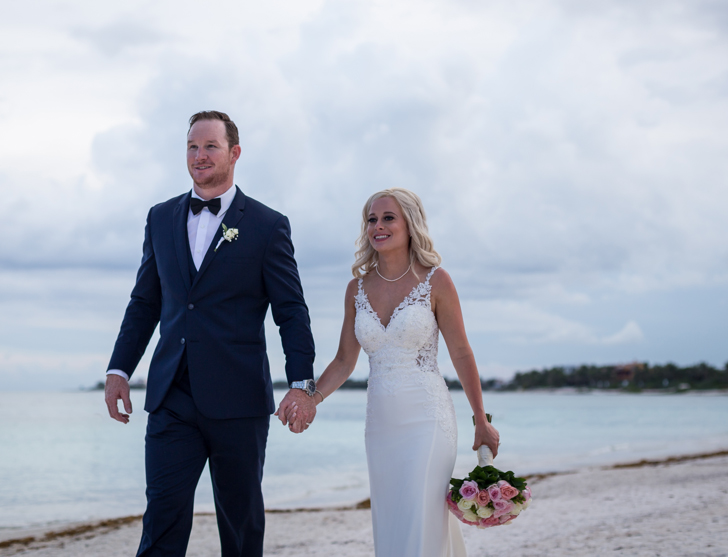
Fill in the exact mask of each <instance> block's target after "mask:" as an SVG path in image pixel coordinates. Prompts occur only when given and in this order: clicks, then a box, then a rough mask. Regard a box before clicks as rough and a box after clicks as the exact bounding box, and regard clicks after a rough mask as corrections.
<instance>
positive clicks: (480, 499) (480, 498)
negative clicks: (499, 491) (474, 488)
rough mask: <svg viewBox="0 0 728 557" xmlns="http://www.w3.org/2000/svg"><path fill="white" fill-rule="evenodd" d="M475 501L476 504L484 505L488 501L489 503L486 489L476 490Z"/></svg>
mask: <svg viewBox="0 0 728 557" xmlns="http://www.w3.org/2000/svg"><path fill="white" fill-rule="evenodd" d="M475 502H476V503H478V506H480V507H485V506H486V505H487V504H488V503H490V495H488V490H486V489H481V490H480V491H479V492H478V495H476V496H475Z"/></svg>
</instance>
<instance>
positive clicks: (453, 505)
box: [446, 491, 460, 512]
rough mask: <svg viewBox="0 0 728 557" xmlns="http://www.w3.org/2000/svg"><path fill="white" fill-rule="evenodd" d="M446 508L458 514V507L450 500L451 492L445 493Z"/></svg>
mask: <svg viewBox="0 0 728 557" xmlns="http://www.w3.org/2000/svg"><path fill="white" fill-rule="evenodd" d="M446 500H447V506H448V507H450V508H451V509H452V510H453V511H458V512H460V509H458V505H457V503H456V502H455V501H453V500H452V491H448V492H447V499H446Z"/></svg>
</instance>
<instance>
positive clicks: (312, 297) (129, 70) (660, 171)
mask: <svg viewBox="0 0 728 557" xmlns="http://www.w3.org/2000/svg"><path fill="white" fill-rule="evenodd" d="M0 72H1V73H0V75H2V80H0V130H1V131H0V188H2V196H3V198H4V204H3V206H4V210H3V212H2V214H3V218H2V219H0V237H1V238H2V239H3V241H2V242H0V389H65V388H77V387H78V386H79V385H90V384H93V383H94V382H95V381H97V380H98V379H100V378H102V376H103V372H104V370H105V369H106V364H107V361H108V357H109V354H110V352H111V348H112V346H113V342H114V340H115V337H116V333H117V331H118V326H119V323H120V320H121V317H122V315H123V311H124V308H125V306H126V303H127V301H128V295H129V291H130V289H131V287H132V285H133V282H134V275H135V271H136V267H137V265H138V263H139V259H140V256H141V242H142V237H143V227H144V220H145V216H146V213H147V211H148V209H149V207H150V206H151V205H153V204H155V203H158V202H160V201H163V200H165V199H167V198H169V197H172V196H175V195H177V194H179V193H181V192H183V191H185V190H186V189H189V188H190V187H191V183H190V179H189V176H188V175H187V173H186V169H185V163H184V147H185V133H186V129H187V124H186V123H187V119H188V118H189V116H190V115H191V114H192V113H194V112H196V111H198V110H203V109H218V110H223V111H225V112H227V113H229V114H230V115H231V117H232V118H233V119H234V120H235V121H236V122H237V124H238V126H239V128H240V131H241V145H242V149H243V155H242V158H241V160H240V162H239V163H238V167H237V170H236V182H237V184H238V185H240V187H241V188H242V189H243V190H244V191H245V192H246V193H247V194H249V195H251V196H253V197H255V198H257V199H259V200H260V201H262V202H264V203H266V204H268V205H271V206H272V207H274V208H276V209H278V210H280V211H281V212H283V213H285V214H287V215H288V216H289V217H290V219H291V223H292V227H293V235H294V243H295V245H296V248H297V258H298V261H299V265H300V268H301V274H302V279H303V283H304V289H305V291H306V295H307V299H308V302H309V306H310V309H311V315H312V321H313V327H314V333H315V336H316V340H317V352H318V359H317V373H320V372H321V371H322V370H323V368H324V366H325V365H326V363H328V361H329V360H330V358H331V357H332V356H333V354H334V351H335V349H336V343H337V341H338V334H339V327H340V322H341V318H342V314H343V292H344V288H345V286H346V282H347V280H348V278H349V277H350V271H349V268H350V265H351V263H352V261H353V250H354V241H355V239H356V236H357V232H358V229H359V224H360V223H359V218H360V211H361V206H362V204H363V203H364V201H365V200H366V198H367V197H368V196H369V195H370V194H371V193H373V192H374V191H377V190H379V189H383V188H387V187H391V186H402V187H406V188H410V189H412V190H414V191H416V192H417V193H418V194H419V195H420V196H421V197H422V199H423V200H424V202H425V205H426V208H427V210H428V216H429V219H430V228H431V232H432V234H433V236H434V238H435V245H436V247H437V249H438V250H439V251H440V253H441V254H442V256H443V259H444V266H445V268H446V269H448V270H449V271H450V273H451V275H452V276H453V278H454V280H455V282H456V285H457V286H458V289H459V292H460V296H461V298H462V301H463V305H464V311H465V318H466V327H467V329H468V331H469V336H470V339H471V342H472V344H473V348H474V350H475V353H476V358H477V360H478V363H479V366H480V371H481V375H483V376H484V377H508V376H509V375H511V374H512V373H513V371H514V370H526V369H531V368H540V367H544V366H551V365H560V364H565V365H570V364H580V363H617V362H628V361H632V360H635V359H637V360H642V361H650V362H653V363H664V362H668V361H674V362H676V363H678V364H691V363H695V362H698V361H707V362H709V363H712V364H714V365H720V366H721V367H722V366H723V365H724V364H725V362H726V361H728V219H727V218H726V208H728V156H727V155H726V153H728V134H726V129H728V4H726V3H725V2H721V1H717V0H691V1H687V0H684V1H671V0H660V1H659V2H658V1H652V0H637V1H635V0H629V1H626V0H612V1H610V2H599V3H596V2H589V3H585V2H578V1H570V0H538V1H529V0H523V1H521V0H505V1H498V0H496V1H490V2H478V1H476V0H418V1H414V0H388V1H386V2H384V1H375V0H364V1H359V0H331V1H321V0H287V1H277V0H272V1H269V2H253V1H248V0H243V1H241V0H235V1H229V2H214V1H213V2H207V3H204V4H200V3H199V2H186V1H180V0H175V1H155V2H148V1H137V0H128V1H127V2H123V3H113V4H110V3H105V2H92V1H90V0H89V1H52V0H42V1H38V2H14V3H11V4H9V5H7V6H5V7H4V9H3V17H2V19H0ZM268 337H269V344H270V345H271V358H272V361H273V363H274V376H275V377H276V378H281V377H282V371H281V353H280V350H279V348H278V345H279V343H278V341H277V338H276V337H277V333H276V331H275V328H274V327H272V326H271V327H270V328H269V330H268ZM441 365H442V368H443V370H444V373H445V374H446V375H452V373H453V372H452V367H451V366H450V365H449V363H448V361H447V358H446V353H444V351H443V354H442V357H441ZM147 366H148V358H145V360H144V361H143V363H142V365H141V366H140V369H139V373H140V375H145V374H146V370H147ZM366 369H367V368H366V362H365V360H363V359H362V360H361V362H360V365H359V367H358V368H357V371H356V372H355V374H356V376H358V377H363V376H365V374H366Z"/></svg>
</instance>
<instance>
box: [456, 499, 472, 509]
mask: <svg viewBox="0 0 728 557" xmlns="http://www.w3.org/2000/svg"><path fill="white" fill-rule="evenodd" d="M473 505H474V503H473V502H472V501H468V500H467V499H460V501H458V509H460V510H461V511H467V510H468V509H469V508H470V507H472V506H473Z"/></svg>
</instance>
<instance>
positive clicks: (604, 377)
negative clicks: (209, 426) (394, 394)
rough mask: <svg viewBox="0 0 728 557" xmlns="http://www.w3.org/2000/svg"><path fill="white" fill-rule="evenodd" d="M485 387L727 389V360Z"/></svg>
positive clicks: (570, 372) (529, 376)
mask: <svg viewBox="0 0 728 557" xmlns="http://www.w3.org/2000/svg"><path fill="white" fill-rule="evenodd" d="M445 382H446V383H447V386H448V388H449V389H450V390H454V391H457V390H462V388H463V387H462V385H461V384H460V381H458V380H457V379H450V378H445ZM480 384H481V386H482V388H483V390H484V391H538V390H553V389H570V390H573V389H576V390H579V391H591V390H603V391H613V392H614V391H617V392H630V393H639V392H643V391H645V392H662V393H671V392H672V393H674V392H687V391H690V390H699V391H707V390H711V391H720V390H726V389H728V362H726V364H725V366H724V367H723V368H722V369H720V368H715V367H713V366H711V365H709V364H706V363H700V364H697V365H693V366H686V367H679V366H677V365H675V364H665V365H650V364H649V363H647V362H634V363H631V364H621V365H606V366H594V365H581V366H558V367H552V368H549V369H543V370H532V371H526V372H517V373H516V374H515V376H514V377H513V379H511V380H510V381H504V380H501V379H481V380H480ZM273 388H274V389H287V388H288V384H287V383H286V382H285V381H275V382H274V383H273ZM340 388H341V389H366V388H367V381H366V379H362V380H357V379H347V380H346V381H345V382H344V384H343V385H342V386H341V387H340Z"/></svg>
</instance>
